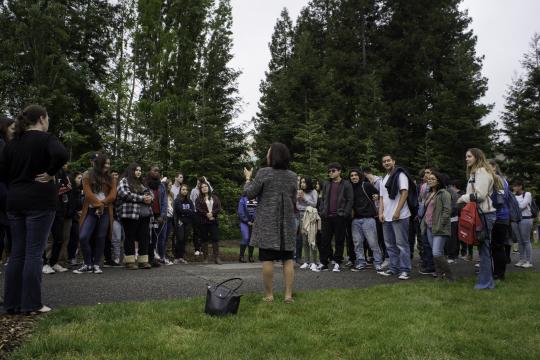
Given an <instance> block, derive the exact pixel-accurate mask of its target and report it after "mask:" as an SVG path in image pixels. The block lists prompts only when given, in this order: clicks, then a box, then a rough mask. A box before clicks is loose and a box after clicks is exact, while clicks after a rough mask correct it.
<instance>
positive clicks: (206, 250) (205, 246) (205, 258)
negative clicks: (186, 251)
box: [201, 243, 208, 264]
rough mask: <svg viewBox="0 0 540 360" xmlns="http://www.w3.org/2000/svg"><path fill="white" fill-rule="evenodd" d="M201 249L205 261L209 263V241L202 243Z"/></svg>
mask: <svg viewBox="0 0 540 360" xmlns="http://www.w3.org/2000/svg"><path fill="white" fill-rule="evenodd" d="M201 251H202V253H203V263H204V264H208V243H204V244H202V246H201Z"/></svg>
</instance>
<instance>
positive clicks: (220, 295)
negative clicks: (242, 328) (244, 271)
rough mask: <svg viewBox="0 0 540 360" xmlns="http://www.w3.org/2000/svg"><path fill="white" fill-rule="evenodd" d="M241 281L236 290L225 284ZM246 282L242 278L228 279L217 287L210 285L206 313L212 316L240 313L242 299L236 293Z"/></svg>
mask: <svg viewBox="0 0 540 360" xmlns="http://www.w3.org/2000/svg"><path fill="white" fill-rule="evenodd" d="M234 280H239V281H240V284H238V286H237V287H235V288H234V289H231V288H228V287H227V286H225V285H224V284H225V283H228V282H230V281H234ZM243 283H244V280H242V279H240V278H231V279H227V280H225V281H223V282H221V283H219V284H217V285H216V286H211V285H208V289H207V291H206V305H205V307H204V312H205V313H206V314H208V315H211V316H225V315H229V314H233V315H234V314H236V313H237V312H238V306H240V297H241V296H242V295H239V294H238V293H237V292H236V291H237V290H238V289H239V288H240V286H242V284H243Z"/></svg>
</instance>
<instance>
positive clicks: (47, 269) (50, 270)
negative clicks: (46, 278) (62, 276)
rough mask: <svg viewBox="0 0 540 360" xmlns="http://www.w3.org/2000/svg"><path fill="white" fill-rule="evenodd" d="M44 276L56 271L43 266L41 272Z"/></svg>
mask: <svg viewBox="0 0 540 360" xmlns="http://www.w3.org/2000/svg"><path fill="white" fill-rule="evenodd" d="M41 272H42V273H44V274H54V273H55V272H56V271H54V270H53V268H52V267H51V266H50V265H48V264H47V265H43V269H42V270H41Z"/></svg>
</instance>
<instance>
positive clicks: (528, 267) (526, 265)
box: [521, 261, 533, 269]
mask: <svg viewBox="0 0 540 360" xmlns="http://www.w3.org/2000/svg"><path fill="white" fill-rule="evenodd" d="M521 267H522V268H524V269H530V268H532V267H533V264H531V263H530V262H528V261H525V262H524V263H523V265H521Z"/></svg>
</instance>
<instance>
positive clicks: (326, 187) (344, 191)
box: [319, 179, 354, 218]
mask: <svg viewBox="0 0 540 360" xmlns="http://www.w3.org/2000/svg"><path fill="white" fill-rule="evenodd" d="M330 187H331V183H330V181H326V182H325V183H324V184H323V188H322V198H321V203H320V204H319V215H320V216H321V217H322V218H325V217H328V208H329V206H330V204H329V201H330ZM353 197H354V195H353V189H352V185H351V183H350V182H348V181H347V180H343V179H342V180H341V181H340V183H339V187H338V200H337V214H338V216H343V217H346V218H349V217H351V213H352V206H353Z"/></svg>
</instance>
